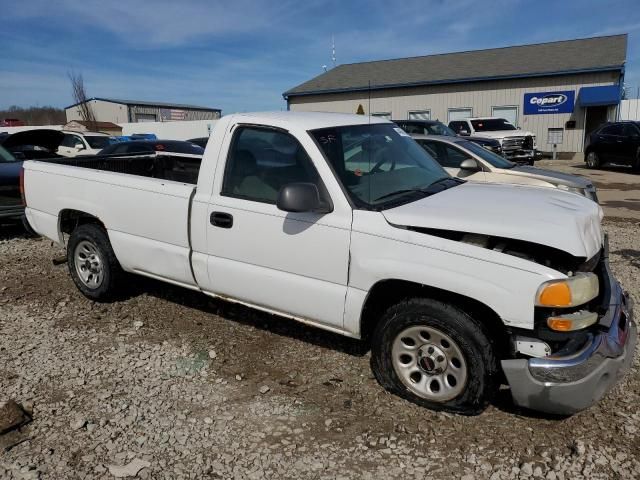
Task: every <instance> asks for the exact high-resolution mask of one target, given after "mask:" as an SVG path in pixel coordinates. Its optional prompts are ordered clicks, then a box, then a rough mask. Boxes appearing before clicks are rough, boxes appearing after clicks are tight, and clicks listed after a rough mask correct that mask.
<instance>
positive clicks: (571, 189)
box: [558, 185, 587, 197]
mask: <svg viewBox="0 0 640 480" xmlns="http://www.w3.org/2000/svg"><path fill="white" fill-rule="evenodd" d="M558 189H559V190H564V191H565V192H571V193H577V194H578V195H582V196H583V197H586V196H587V192H586V191H585V190H584V189H583V188H578V187H569V186H567V185H558Z"/></svg>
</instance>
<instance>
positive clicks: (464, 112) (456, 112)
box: [447, 107, 473, 122]
mask: <svg viewBox="0 0 640 480" xmlns="http://www.w3.org/2000/svg"><path fill="white" fill-rule="evenodd" d="M447 113H448V118H449V119H448V121H449V122H453V121H455V120H464V119H465V118H470V117H473V109H472V108H470V107H469V108H468V107H464V108H450V109H449V110H448V111H447Z"/></svg>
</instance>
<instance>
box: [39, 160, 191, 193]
mask: <svg viewBox="0 0 640 480" xmlns="http://www.w3.org/2000/svg"><path fill="white" fill-rule="evenodd" d="M38 161H40V162H46V163H54V164H57V165H69V166H73V167H82V168H90V169H93V170H102V171H106V172H117V173H126V174H129V175H137V176H140V177H149V178H158V179H162V180H173V181H175V182H182V183H189V184H193V185H195V184H197V183H198V172H199V171H200V163H201V162H202V157H201V156H200V155H189V154H185V153H169V152H167V153H165V152H157V153H153V154H149V153H141V154H127V155H95V156H78V157H72V158H64V157H63V158H50V159H43V160H38Z"/></svg>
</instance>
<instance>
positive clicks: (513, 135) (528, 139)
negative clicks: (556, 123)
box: [449, 117, 536, 165]
mask: <svg viewBox="0 0 640 480" xmlns="http://www.w3.org/2000/svg"><path fill="white" fill-rule="evenodd" d="M449 127H450V128H451V129H452V130H453V131H455V132H456V133H457V134H458V135H460V136H463V137H467V136H476V135H481V136H483V137H489V138H493V139H495V140H498V141H499V142H500V145H501V146H502V155H503V156H504V157H505V158H507V159H509V160H511V161H513V162H516V163H526V164H529V165H533V163H534V161H535V160H536V136H535V135H534V134H533V133H531V132H527V131H522V130H519V129H518V128H516V127H515V126H513V125H512V124H511V123H509V122H508V121H507V120H505V119H504V118H497V117H474V118H465V119H462V120H453V121H451V122H449Z"/></svg>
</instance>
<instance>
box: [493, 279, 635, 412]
mask: <svg viewBox="0 0 640 480" xmlns="http://www.w3.org/2000/svg"><path fill="white" fill-rule="evenodd" d="M610 298H611V300H610V305H609V309H608V311H607V312H606V314H605V318H607V321H608V320H611V323H610V324H609V327H608V330H607V331H602V332H600V333H597V334H593V335H591V336H590V338H589V340H588V341H587V342H586V344H585V345H584V346H583V347H582V348H581V349H580V350H579V351H577V352H572V353H570V354H566V355H562V356H558V355H552V356H549V357H542V358H530V359H515V360H503V361H502V368H503V370H504V373H505V375H506V377H507V381H508V382H509V386H510V387H511V395H512V397H513V401H514V403H515V404H516V405H519V406H521V407H525V408H530V409H533V410H538V411H541V412H547V413H552V414H558V415H570V414H573V413H576V412H579V411H580V410H584V409H585V408H588V407H589V406H591V405H593V404H594V403H596V402H597V401H598V400H600V399H601V398H602V397H603V396H604V395H605V393H607V392H608V391H609V390H610V389H611V388H612V387H613V386H614V385H615V384H616V383H617V382H618V380H620V379H621V378H622V377H623V376H624V374H625V373H626V372H627V370H628V369H629V368H630V366H631V363H632V361H633V354H634V351H635V347H636V341H637V335H638V332H637V327H636V324H635V323H634V321H633V312H632V303H631V300H630V299H629V298H628V296H627V294H626V293H625V292H624V291H623V290H622V288H621V287H620V285H619V284H618V282H616V281H615V280H614V282H613V283H612V285H611V296H610Z"/></svg>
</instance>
